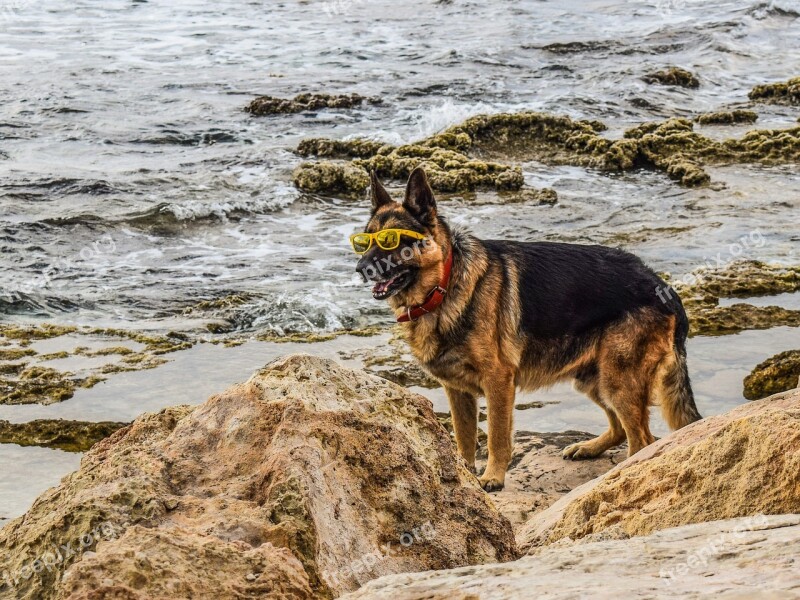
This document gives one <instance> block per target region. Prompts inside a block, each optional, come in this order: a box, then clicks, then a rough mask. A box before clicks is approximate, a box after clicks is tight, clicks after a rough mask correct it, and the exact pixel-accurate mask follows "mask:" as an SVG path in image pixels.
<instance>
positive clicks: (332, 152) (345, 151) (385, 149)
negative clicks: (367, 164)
mask: <svg viewBox="0 0 800 600" xmlns="http://www.w3.org/2000/svg"><path fill="white" fill-rule="evenodd" d="M394 149H395V148H394V146H390V145H388V144H383V143H381V142H375V141H373V140H365V139H355V140H347V141H340V140H329V139H327V138H309V139H305V140H302V141H301V142H300V143H299V144H298V146H297V153H298V154H299V155H300V156H305V157H309V156H316V157H319V158H370V157H372V156H375V155H376V154H382V155H386V154H389V153H390V152H392V151H393V150H394Z"/></svg>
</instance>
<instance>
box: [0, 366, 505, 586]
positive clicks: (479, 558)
mask: <svg viewBox="0 0 800 600" xmlns="http://www.w3.org/2000/svg"><path fill="white" fill-rule="evenodd" d="M87 535H88V536H89V537H88V538H87V537H86V536H87ZM84 539H86V540H87V543H85V544H83V543H81V545H80V547H79V549H78V551H77V552H75V553H74V555H72V556H70V557H65V558H64V560H61V561H55V560H50V561H49V562H53V563H54V564H53V565H52V568H49V569H48V568H44V569H39V572H33V573H32V572H31V569H33V567H32V565H33V564H35V561H36V560H37V559H39V557H42V556H45V555H47V554H48V553H50V552H52V549H53V547H54V546H53V545H55V546H56V547H57V546H61V545H65V544H69V543H72V544H73V548H75V547H76V544H77V542H76V541H78V540H84ZM86 551H92V552H93V553H94V554H92V555H86V554H84V552H86ZM516 555H517V550H516V547H515V543H514V536H513V532H512V529H511V526H510V524H509V522H508V521H507V520H506V519H505V518H503V517H502V516H501V515H500V514H499V513H498V512H497V511H496V509H495V508H494V507H493V505H492V503H491V501H490V500H489V497H488V496H487V495H486V494H485V493H484V492H483V490H481V489H480V486H479V485H478V482H477V479H476V478H475V477H474V476H473V475H472V474H471V473H469V472H468V470H467V468H466V465H465V463H464V462H463V460H462V459H460V458H458V457H457V456H456V454H455V452H454V450H453V447H452V444H451V443H450V440H449V439H448V435H447V433H446V432H445V430H444V429H442V428H441V426H440V425H439V423H438V421H437V419H436V417H435V415H434V413H433V410H432V406H431V403H430V401H428V400H427V399H425V398H423V397H422V396H419V395H416V394H412V393H409V392H408V391H407V390H404V389H402V388H400V387H398V386H396V385H395V384H392V383H390V382H388V381H385V380H383V379H381V378H378V377H375V376H371V375H366V374H363V373H357V372H354V371H350V370H348V369H345V368H342V367H339V366H338V365H336V363H334V362H332V361H329V360H323V359H319V358H314V357H311V356H306V355H292V356H288V357H285V358H283V359H279V360H277V361H274V362H272V363H270V364H269V365H267V366H266V367H265V368H264V369H262V370H261V371H259V372H258V373H256V374H255V375H254V376H253V377H252V378H251V379H250V380H249V381H248V382H247V383H245V384H242V385H238V386H235V387H233V388H231V389H229V390H228V391H226V392H224V393H222V394H220V395H217V396H214V397H212V398H211V399H209V400H208V401H207V402H206V403H205V404H202V405H200V406H198V407H173V408H168V409H165V410H163V411H161V412H160V413H158V414H148V415H143V416H142V417H140V418H138V419H137V420H136V421H134V423H133V424H131V425H130V426H128V427H126V428H124V429H121V430H119V431H117V432H116V433H114V434H113V435H112V436H111V437H109V438H106V439H105V440H103V441H101V442H100V443H98V444H97V445H95V446H94V447H93V448H92V450H90V451H89V452H88V453H87V454H86V455H85V456H84V458H83V461H82V462H81V467H80V469H79V470H78V471H77V472H75V473H73V474H71V475H68V476H67V477H65V478H64V480H63V481H62V483H61V485H59V486H58V487H56V488H53V489H51V490H49V491H48V492H46V493H45V494H43V495H42V496H41V497H40V498H39V499H38V500H37V501H36V502H35V503H34V505H33V507H32V508H31V509H30V510H29V511H28V513H27V514H26V515H25V516H23V517H21V518H18V519H16V520H14V521H12V522H11V523H9V524H8V525H6V526H5V527H4V528H3V529H2V530H0V574H2V573H4V572H5V573H8V574H10V575H9V577H7V579H6V581H5V582H4V583H3V584H2V585H4V586H5V587H0V597H2V595H3V594H4V593H7V592H8V591H9V587H8V586H9V583H8V582H9V581H12V582H14V581H15V580H18V582H17V583H16V584H14V585H15V590H14V593H15V597H16V598H23V599H34V598H35V599H43V600H50V599H52V598H67V599H70V600H75V599H76V598H88V597H90V596H91V597H92V598H108V597H118V598H135V599H138V598H142V599H145V598H154V597H162V598H163V597H183V596H182V595H183V594H184V593H185V594H188V595H194V594H195V593H196V595H195V597H214V596H219V597H221V598H225V597H253V596H255V595H262V594H263V595H264V596H265V597H281V596H280V593H283V594H284V596H283V597H286V598H305V597H309V595H308V591H309V590H310V593H311V594H312V596H313V597H318V598H328V597H332V596H337V595H339V594H342V593H344V592H346V591H350V590H354V589H355V588H356V587H358V586H359V585H361V584H363V583H364V582H366V581H368V580H370V579H373V578H375V577H378V576H380V575H385V574H390V573H398V572H404V571H420V570H425V569H442V568H451V567H455V566H461V565H474V564H479V563H484V562H489V561H492V562H494V561H506V560H509V559H512V558H515V557H516ZM26 569H27V571H26ZM62 573H63V574H64V578H63V583H60V581H61V575H62ZM249 573H253V574H255V575H257V577H256V579H254V580H253V581H252V582H251V581H248V580H247V575H248V574H249ZM23 574H28V575H29V577H27V578H25V577H24V576H23ZM210 574H211V575H213V576H212V577H209V575H210ZM209 579H213V580H214V581H213V582H211V581H209ZM281 586H283V587H281ZM131 590H133V591H131ZM197 590H203V591H202V592H197ZM230 590H235V591H236V594H232V592H230ZM269 590H272V592H270V591H269ZM273 592H274V595H273Z"/></svg>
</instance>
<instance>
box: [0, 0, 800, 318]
mask: <svg viewBox="0 0 800 600" xmlns="http://www.w3.org/2000/svg"><path fill="white" fill-rule="evenodd" d="M799 11H800V6H799V5H798V3H797V2H772V3H763V2H762V3H760V2H747V1H739V2H736V1H724V2H723V1H710V2H705V1H704V2H699V1H692V0H687V1H681V2H673V1H668V0H663V1H662V0H658V1H656V2H649V3H648V2H641V1H626V2H621V1H620V2H612V1H604V2H599V1H585V0H581V1H577V0H574V1H567V2H563V1H560V2H555V1H553V2H541V1H536V2H534V1H529V2H522V1H520V2H464V1H458V0H454V1H452V2H433V1H431V0H426V1H411V2H403V3H397V2H386V1H376V2H372V1H371V2H366V1H363V0H352V1H350V0H338V1H336V2H330V3H328V2H324V1H308V2H300V1H287V2H250V3H242V2H229V1H222V2H213V3H212V2H208V1H199V0H197V1H180V2H161V1H146V2H136V1H125V2H123V1H117V2H113V1H104V2H96V1H92V2H80V1H79V2H76V3H68V4H64V3H61V2H54V1H44V2H31V1H25V0H22V1H17V2H14V3H11V4H7V5H4V8H3V10H2V11H0V65H2V70H1V71H0V97H2V103H0V150H2V155H0V156H2V157H3V158H2V159H0V169H2V180H0V228H2V229H1V230H0V236H1V237H2V242H3V254H2V259H0V290H3V291H4V292H6V300H5V302H4V303H3V304H2V305H0V309H1V310H2V311H3V312H5V313H6V314H8V315H13V316H19V315H24V316H37V317H47V318H48V319H49V320H59V321H69V320H74V321H77V322H90V323H97V322H100V321H105V320H111V321H115V322H117V323H119V324H129V325H137V326H139V325H142V326H152V325H153V322H156V323H159V322H163V324H164V326H172V325H173V324H174V320H175V319H176V316H177V315H180V314H181V311H182V309H183V308H184V307H186V306H187V305H190V304H192V303H194V302H196V301H197V300H198V299H201V298H214V297H219V296H223V295H225V294H228V293H232V292H239V291H247V292H250V293H252V294H254V300H253V301H252V302H251V303H250V304H248V305H247V306H246V307H244V308H243V309H242V310H241V311H240V313H239V314H238V315H237V319H238V321H237V322H236V324H237V326H238V327H240V328H241V329H244V330H262V329H295V330H304V329H305V330H313V329H335V328H338V327H342V326H349V325H354V324H357V323H359V322H362V321H365V320H375V319H377V318H379V316H380V315H383V314H384V312H383V310H382V309H381V308H380V307H376V306H375V305H374V304H373V301H372V300H371V299H370V297H369V294H367V293H365V291H364V289H363V288H362V286H361V285H359V282H358V280H357V279H356V278H355V277H354V276H353V273H352V268H353V260H352V256H351V255H350V254H349V253H348V248H347V247H346V244H345V236H346V234H348V233H350V232H352V230H353V229H354V228H355V227H357V226H358V224H359V223H361V222H363V221H364V219H365V216H366V208H365V206H364V203H363V202H353V201H344V200H337V199H332V198H322V197H311V196H306V195H302V194H299V193H298V192H297V191H296V190H295V189H294V188H293V187H292V185H291V183H290V173H291V170H292V168H293V167H294V166H295V165H296V164H297V163H298V162H299V159H298V158H297V157H295V156H294V155H293V154H292V149H293V148H294V146H295V145H296V143H297V141H298V140H299V139H301V138H303V137H309V136H330V137H337V138H341V137H345V136H350V135H361V136H369V137H375V138H380V139H385V140H387V141H392V142H398V141H401V140H405V141H411V140H414V139H417V138H419V137H421V136H424V135H427V134H430V133H432V132H434V131H437V130H439V129H441V128H443V127H445V126H447V125H449V124H452V123H455V122H458V121H460V120H462V119H464V118H465V117H467V116H469V115H472V114H475V113H480V112H496V111H505V110H520V109H536V110H546V111H551V112H557V113H563V114H569V115H572V116H575V117H582V118H599V119H602V120H604V121H606V122H607V123H609V124H610V125H611V126H612V131H611V135H614V129H615V128H616V129H621V128H622V127H625V126H628V125H630V124H633V123H638V122H641V121H644V120H651V119H654V118H661V117H664V116H673V115H683V116H685V115H691V114H694V113H697V112H702V111H707V110H714V109H719V108H721V107H725V106H733V105H739V104H742V103H743V102H744V101H745V100H746V94H747V91H748V90H749V89H750V87H751V86H752V85H754V84H756V83H760V82H763V81H768V80H775V79H785V78H787V77H788V76H791V75H794V74H796V73H797V72H800V43H798V42H800V39H798V37H799V36H798V31H800V19H798V14H799ZM574 42H582V44H581V45H574V44H573V45H572V46H568V47H564V46H561V49H560V50H559V48H558V47H553V46H550V45H552V44H562V45H563V44H570V43H574ZM545 47H549V48H550V49H543V48H545ZM671 64H677V65H680V66H683V67H685V68H688V69H690V70H692V71H694V72H696V73H697V74H698V76H699V77H700V79H701V81H702V85H701V87H700V88H699V89H698V90H684V89H681V88H670V87H658V86H648V85H647V84H645V83H644V82H643V81H641V79H640V77H641V76H642V75H643V74H644V73H646V72H648V71H650V70H653V69H655V68H660V67H663V66H665V65H671ZM304 91H311V92H331V93H346V92H359V93H362V94H365V95H370V96H379V97H381V98H382V99H383V100H384V103H383V105H380V106H369V107H368V108H364V109H358V110H352V111H322V112H319V113H316V114H303V115H291V116H279V117H270V118H254V117H251V116H249V115H248V114H247V113H245V112H244V111H243V110H242V109H243V107H244V106H245V105H246V104H247V103H248V102H249V100H250V99H252V98H253V97H254V96H255V95H258V94H271V95H278V96H287V97H288V96H293V95H295V94H297V93H300V92H304ZM795 112H796V111H795ZM795 112H793V111H791V110H789V109H786V108H774V107H760V108H759V113H760V125H765V126H771V125H774V126H781V125H782V124H783V125H787V124H789V123H791V122H792V121H793V120H794V119H795V118H796V114H795ZM717 129H718V130H719V129H721V128H717ZM711 131H712V133H713V132H714V130H713V128H712V129H711ZM730 131H731V130H730V128H725V129H724V130H723V131H722V132H718V133H719V135H730V134H731V133H730ZM734 132H735V133H738V132H737V131H736V129H735V128H734ZM525 171H526V179H527V180H528V182H529V183H531V184H533V185H545V184H546V185H551V186H552V187H554V188H555V189H556V190H557V191H558V192H559V194H560V197H561V202H560V203H559V204H558V205H557V206H555V207H553V208H550V207H539V206H527V205H519V206H514V207H513V208H510V207H503V206H497V205H493V204H486V203H485V202H484V201H483V200H482V198H481V196H480V195H479V196H478V197H477V198H468V199H458V198H455V199H452V200H449V201H445V202H444V203H443V207H442V212H444V213H445V214H447V215H448V216H450V217H451V218H452V219H453V220H454V221H455V222H457V223H464V224H467V225H469V226H470V227H472V229H473V230H475V231H476V232H477V233H478V234H482V235H485V236H503V237H510V238H516V239H565V240H576V241H596V242H605V243H611V244H616V245H621V246H623V247H626V248H630V249H633V250H636V251H638V252H640V253H641V254H642V255H643V256H644V257H645V258H646V259H647V260H648V261H649V262H650V263H651V264H653V266H655V267H656V268H659V269H667V270H689V269H691V268H692V267H694V266H695V265H696V264H698V263H700V262H702V260H703V257H704V256H706V255H710V254H715V253H716V252H719V251H723V252H724V251H725V249H726V248H727V247H728V245H729V244H730V243H731V242H732V241H735V240H736V239H737V238H738V237H739V236H740V235H741V234H742V233H747V232H749V231H751V230H752V229H753V228H754V227H759V228H760V229H761V230H762V231H763V233H764V234H765V235H766V236H767V237H768V244H766V245H765V247H763V248H759V249H756V250H755V253H756V254H758V255H759V256H763V257H778V258H786V257H787V256H790V255H792V256H793V255H794V252H795V249H794V248H793V247H792V245H791V242H792V241H795V242H796V240H797V238H796V232H795V229H796V228H795V227H794V224H792V223H789V222H788V221H787V219H786V218H785V217H786V215H787V211H789V210H790V209H794V210H795V213H796V209H797V207H798V204H797V198H798V192H800V174H798V172H797V169H796V168H795V167H794V166H792V167H791V168H789V167H784V168H771V169H767V168H756V167H736V168H725V169H717V171H720V172H719V173H713V176H714V179H715V181H719V182H724V183H725V184H726V185H727V187H726V188H725V189H724V190H721V191H712V190H708V189H704V190H686V189H682V188H679V187H677V186H676V185H675V184H674V183H672V182H670V181H669V180H667V178H666V177H665V176H664V175H663V174H660V173H659V174H656V173H644V174H638V173H632V174H625V175H621V176H609V175H605V174H598V173H592V172H587V171H586V170H584V169H576V168H571V167H561V168H557V169H554V168H549V167H544V166H542V165H537V164H529V165H526V168H525ZM787 204H788V205H789V206H787ZM793 236H795V237H793ZM47 267H51V268H52V270H51V271H50V272H49V278H50V279H49V281H44V280H43V279H42V276H41V272H42V270H43V269H44V268H47ZM12 291H17V292H20V291H21V292H23V293H18V294H17V295H14V296H11V295H10V292H12Z"/></svg>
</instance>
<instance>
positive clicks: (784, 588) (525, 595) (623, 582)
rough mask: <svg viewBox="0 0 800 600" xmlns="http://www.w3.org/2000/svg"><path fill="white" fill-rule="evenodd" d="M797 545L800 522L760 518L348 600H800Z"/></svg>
mask: <svg viewBox="0 0 800 600" xmlns="http://www.w3.org/2000/svg"><path fill="white" fill-rule="evenodd" d="M798 548H800V515H781V516H774V515H773V516H768V517H765V516H763V515H761V516H756V517H745V518H739V519H734V520H730V521H715V522H712V523H701V524H695V525H687V526H684V527H677V528H673V529H666V530H663V531H659V532H656V533H654V534H651V535H648V536H643V537H637V538H631V539H629V540H610V541H603V542H592V543H585V544H555V545H552V546H548V547H546V548H544V549H543V550H542V551H541V553H539V554H537V555H535V556H526V557H524V558H522V559H520V560H517V561H514V562H509V563H504V564H494V565H481V566H477V567H465V568H460V569H450V570H447V571H427V572H425V573H407V574H402V575H391V576H388V577H381V578H380V579H377V580H375V581H371V582H370V583H368V584H367V585H365V586H364V587H363V588H361V589H360V590H358V591H357V592H354V593H352V594H348V595H346V596H344V597H343V600H344V599H345V598H346V599H347V600H529V599H531V598H536V599H560V600H573V599H576V598H592V599H598V600H599V599H605V598H608V599H613V600H617V599H619V598H625V599H626V600H633V599H637V598H640V599H642V600H644V599H648V600H651V599H653V598H704V599H709V600H710V599H712V598H713V599H717V598H722V599H728V600H731V599H734V598H735V599H737V600H745V599H747V600H751V599H763V600H767V599H774V600H778V599H781V600H784V599H789V598H800V592H798V590H800V570H798V568H797V567H798V565H797V549H798Z"/></svg>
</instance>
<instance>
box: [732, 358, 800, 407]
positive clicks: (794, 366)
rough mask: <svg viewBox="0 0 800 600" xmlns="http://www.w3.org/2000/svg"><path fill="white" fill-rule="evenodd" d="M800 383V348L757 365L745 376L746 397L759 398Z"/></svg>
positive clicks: (750, 398)
mask: <svg viewBox="0 0 800 600" xmlns="http://www.w3.org/2000/svg"><path fill="white" fill-rule="evenodd" d="M798 385H800V350H787V351H786V352H781V353H779V354H776V355H775V356H773V357H771V358H768V359H767V360H765V361H764V362H762V363H759V364H758V365H756V367H755V368H754V369H753V370H752V372H751V373H750V375H748V376H747V377H745V378H744V397H745V398H747V399H748V400H758V399H759V398H765V397H766V396H769V395H771V394H777V393H779V392H784V391H787V390H791V389H794V388H796V387H798Z"/></svg>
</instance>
